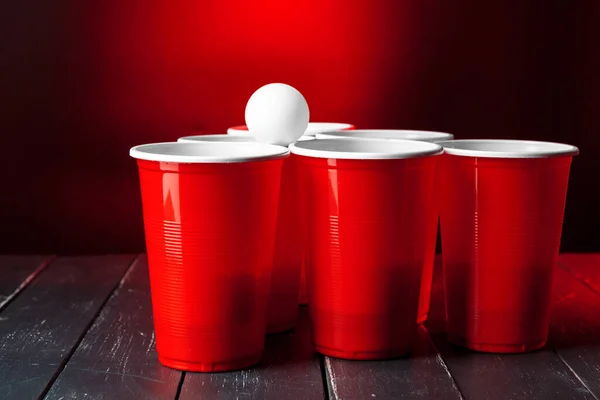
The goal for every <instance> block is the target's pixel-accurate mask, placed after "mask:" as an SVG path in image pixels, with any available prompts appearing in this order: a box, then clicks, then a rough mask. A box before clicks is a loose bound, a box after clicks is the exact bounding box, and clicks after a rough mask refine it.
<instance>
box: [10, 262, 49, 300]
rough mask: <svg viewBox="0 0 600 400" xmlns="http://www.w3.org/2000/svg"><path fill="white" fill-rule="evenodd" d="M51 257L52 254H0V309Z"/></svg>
mask: <svg viewBox="0 0 600 400" xmlns="http://www.w3.org/2000/svg"><path fill="white" fill-rule="evenodd" d="M52 259H53V257H52V256H40V255H35V256H9V255H6V256H0V310H2V309H3V308H4V307H5V306H6V305H7V304H8V303H10V302H11V301H12V299H14V298H15V297H16V296H17V295H18V294H19V293H20V292H21V291H22V290H23V289H24V288H25V287H26V286H27V285H28V284H29V283H30V282H31V281H32V280H33V279H34V278H35V277H36V276H37V275H38V274H39V273H40V272H41V271H42V270H43V269H44V268H45V267H46V266H47V265H48V263H49V262H50V261H51V260H52Z"/></svg>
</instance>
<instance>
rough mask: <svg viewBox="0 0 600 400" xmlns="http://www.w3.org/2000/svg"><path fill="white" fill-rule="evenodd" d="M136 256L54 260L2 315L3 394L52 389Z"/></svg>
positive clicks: (31, 395) (24, 395)
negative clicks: (65, 364)
mask: <svg viewBox="0 0 600 400" xmlns="http://www.w3.org/2000/svg"><path fill="white" fill-rule="evenodd" d="M132 260H133V256H89V257H64V258H59V259H57V260H56V261H54V262H52V263H51V264H50V265H49V266H48V267H47V268H46V269H45V270H44V271H43V272H42V273H41V274H40V275H39V276H38V277H37V278H36V279H35V280H34V281H33V282H32V283H31V284H30V285H29V286H27V288H25V290H23V292H22V293H21V294H20V295H19V296H18V297H16V298H15V299H14V300H13V301H12V302H11V303H10V304H9V305H8V306H7V307H6V309H4V311H3V312H2V313H1V314H0V318H1V319H2V321H1V323H0V398H2V399H18V400H24V399H36V398H38V397H39V396H40V395H41V394H43V392H44V391H45V390H46V387H47V386H48V384H49V383H51V381H52V380H53V379H54V377H55V376H56V373H57V372H58V371H59V370H60V368H61V367H62V365H63V363H64V362H65V361H66V359H67V358H68V357H69V355H70V354H71V352H72V351H73V349H74V347H75V346H76V345H77V343H78V342H79V340H80V338H81V336H82V335H83V334H84V333H85V331H86V330H87V328H88V327H89V325H90V323H91V321H92V320H93V319H94V318H95V316H96V315H97V313H98V311H99V310H100V308H101V307H102V305H103V304H104V302H105V301H106V299H107V298H108V296H109V295H110V294H111V292H112V291H113V290H114V289H115V287H116V286H117V284H118V283H119V280H120V279H121V277H122V276H123V274H124V273H125V271H126V270H127V268H128V267H129V265H130V263H131V261H132Z"/></svg>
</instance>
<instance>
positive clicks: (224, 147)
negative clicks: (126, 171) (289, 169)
mask: <svg viewBox="0 0 600 400" xmlns="http://www.w3.org/2000/svg"><path fill="white" fill-rule="evenodd" d="M289 154H290V151H289V150H288V149H287V148H286V147H283V146H276V145H273V144H265V143H259V142H256V143H250V142H248V143H246V142H241V143H240V142H237V143H236V142H197V143H186V142H160V143H148V144H142V145H139V146H135V147H132V148H131V149H130V150H129V155H130V156H131V157H133V158H136V159H138V160H147V161H160V162H173V163H182V164H200V163H240V162H251V161H266V160H274V159H278V158H284V157H286V156H287V155H289Z"/></svg>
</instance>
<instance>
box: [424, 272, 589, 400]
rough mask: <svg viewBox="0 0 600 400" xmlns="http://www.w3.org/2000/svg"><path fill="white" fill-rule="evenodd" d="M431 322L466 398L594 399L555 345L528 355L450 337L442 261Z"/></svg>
mask: <svg viewBox="0 0 600 400" xmlns="http://www.w3.org/2000/svg"><path fill="white" fill-rule="evenodd" d="M432 292H433V293H432V312H430V314H429V315H430V320H429V321H428V323H427V327H428V328H429V331H430V334H431V337H432V339H433V341H434V343H435V344H436V346H437V348H438V349H439V351H440V353H441V355H442V358H443V359H444V361H445V363H446V365H447V366H448V369H449V370H450V373H451V374H452V376H453V378H454V380H455V381H456V383H457V385H458V388H459V389H460V391H461V393H462V394H463V396H464V397H465V398H466V399H490V400H493V399H499V400H506V399H540V400H546V399H594V396H593V395H592V394H591V393H590V392H589V391H588V390H587V389H586V387H585V386H584V385H583V384H582V383H581V382H580V381H579V379H578V378H577V377H576V376H575V375H574V374H573V373H572V372H571V371H570V369H569V368H568V366H567V365H565V364H564V363H563V362H562V361H561V359H560V358H559V357H558V355H557V354H556V353H555V352H554V350H553V349H552V348H548V347H546V348H544V349H541V350H539V351H536V352H533V353H526V354H509V355H499V354H488V353H476V352H472V351H469V350H466V349H462V348H459V347H456V346H453V345H450V344H449V343H448V342H447V340H446V333H445V320H444V311H443V310H444V299H443V291H442V280H441V268H440V263H439V262H438V263H436V273H435V278H434V285H433V291H432Z"/></svg>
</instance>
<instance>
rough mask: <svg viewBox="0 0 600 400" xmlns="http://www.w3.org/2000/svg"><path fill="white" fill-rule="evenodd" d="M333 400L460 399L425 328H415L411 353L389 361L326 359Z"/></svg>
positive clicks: (330, 392)
mask: <svg viewBox="0 0 600 400" xmlns="http://www.w3.org/2000/svg"><path fill="white" fill-rule="evenodd" d="M325 366H326V371H327V381H328V387H329V396H330V398H332V399H336V400H342V399H370V398H373V399H377V400H379V399H448V400H450V399H461V398H462V397H461V394H460V392H459V390H458V388H457V387H456V385H455V383H454V380H453V379H452V377H451V376H450V373H449V372H448V369H447V368H446V365H445V364H444V362H443V360H442V359H441V357H440V355H439V354H438V352H437V349H436V348H435V346H434V345H433V343H432V342H431V339H430V338H429V334H428V332H427V329H426V328H425V327H423V326H418V327H417V328H416V335H415V342H414V345H413V350H412V354H411V355H410V356H407V357H405V358H401V359H397V360H389V361H347V360H340V359H335V358H331V357H325Z"/></svg>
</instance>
